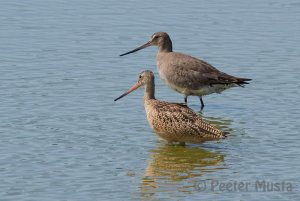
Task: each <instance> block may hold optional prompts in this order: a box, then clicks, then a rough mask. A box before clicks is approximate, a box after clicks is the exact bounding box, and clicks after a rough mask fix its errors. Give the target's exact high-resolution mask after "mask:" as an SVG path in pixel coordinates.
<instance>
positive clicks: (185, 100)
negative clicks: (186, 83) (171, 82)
mask: <svg viewBox="0 0 300 201" xmlns="http://www.w3.org/2000/svg"><path fill="white" fill-rule="evenodd" d="M184 102H185V104H187V96H184Z"/></svg>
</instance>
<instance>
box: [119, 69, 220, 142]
mask: <svg viewBox="0 0 300 201" xmlns="http://www.w3.org/2000/svg"><path fill="white" fill-rule="evenodd" d="M140 86H144V87H145V92H144V107H145V111H146V115H147V119H148V122H149V124H150V126H151V128H152V129H153V131H154V132H155V133H156V134H157V135H159V136H160V137H161V138H163V139H165V140H167V141H168V142H181V143H184V142H188V143H200V142H203V141H206V140H213V139H222V138H225V134H224V132H222V131H220V130H219V129H217V128H215V127H214V126H212V125H210V124H209V123H207V122H205V121H204V120H203V119H202V117H200V116H199V115H198V114H197V113H195V112H193V111H192V110H191V109H190V108H189V107H187V106H186V105H185V104H179V103H169V102H166V101H160V100H156V99H155V97H154V88H155V87H154V75H153V73H152V72H151V71H148V70H146V71H143V72H142V73H141V74H140V76H139V80H138V82H137V83H136V84H135V85H134V86H133V87H132V88H131V89H130V90H129V91H128V92H126V93H124V94H123V95H121V96H120V97H119V98H117V99H116V100H118V99H120V98H122V97H124V96H125V95H127V94H129V93H130V92H132V91H133V90H135V89H137V88H139V87H140ZM116 100H115V101H116Z"/></svg>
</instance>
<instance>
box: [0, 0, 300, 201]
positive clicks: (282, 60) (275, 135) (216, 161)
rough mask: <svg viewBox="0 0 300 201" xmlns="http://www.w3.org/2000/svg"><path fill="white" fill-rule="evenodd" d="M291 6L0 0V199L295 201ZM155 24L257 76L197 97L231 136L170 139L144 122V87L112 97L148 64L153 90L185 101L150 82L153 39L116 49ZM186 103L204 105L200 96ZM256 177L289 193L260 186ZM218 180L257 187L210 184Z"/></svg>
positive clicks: (297, 124) (217, 61)
mask: <svg viewBox="0 0 300 201" xmlns="http://www.w3.org/2000/svg"><path fill="white" fill-rule="evenodd" d="M299 9H300V4H299V2H298V1H296V0H289V1H279V0H274V1H258V0H255V1H251V3H250V2H248V3H247V2H242V1H238V0H230V1H226V3H225V2H220V1H209V2H207V1H189V2H185V3H183V4H182V3H180V1H163V2H162V1H155V0H154V1H147V2H145V1H143V2H141V1H136V0H129V1H124V2H121V1H106V0H104V1H96V0H94V1H91V0H88V1H79V0H73V1H58V0H56V1H37V0H30V1H16V0H12V1H1V2H0V21H1V29H0V44H1V50H0V61H1V62H0V76H1V79H0V87H1V92H0V93H1V95H0V111H1V116H0V136H1V140H0V171H1V172H0V180H1V182H0V189H1V191H0V199H1V200H107V199H112V200H169V199H170V198H172V199H174V200H200V199H202V200H297V199H299V188H300V187H299V181H300V173H299V166H300V160H299V159H300V158H299V140H300V137H299V129H300V121H299V116H300V115H299V114H300V108H299V105H298V104H299V101H300V95H299V87H300V84H299V76H300V71H299V66H300V51H299V46H300V37H299V32H300V26H299V21H300V12H299ZM156 31H166V32H168V33H169V34H170V36H171V38H172V40H173V45H174V49H175V50H176V51H180V52H185V53H187V54H190V55H193V56H195V57H199V58H203V59H205V60H206V61H208V62H210V63H211V64H213V65H214V66H216V67H217V68H219V69H220V70H222V71H224V72H226V73H229V74H232V75H236V76H240V77H249V78H252V79H253V81H252V82H251V84H250V85H248V86H247V87H246V88H235V89H230V90H228V91H226V92H224V93H223V94H222V95H211V96H208V97H205V98H204V101H205V103H206V107H205V108H204V110H203V111H202V114H203V116H204V117H205V118H206V119H208V120H209V121H212V122H213V123H215V124H217V125H218V126H219V127H221V128H222V129H223V130H227V131H230V136H229V137H228V138H227V139H225V140H223V141H220V142H207V143H204V144H201V145H188V146H186V147H180V146H168V145H166V144H165V143H164V142H163V141H161V140H159V139H158V138H157V137H156V136H155V135H153V134H152V132H151V129H150V128H149V126H148V123H147V121H146V117H145V114H144V110H143V105H142V90H139V91H136V92H135V93H132V94H131V95H129V96H128V97H126V98H124V99H122V100H120V101H119V102H113V99H114V98H116V97H118V96H119V95H120V94H121V93H123V92H124V91H125V90H126V89H128V88H129V87H130V86H131V85H132V84H133V83H134V82H135V81H136V80H137V76H138V73H139V72H141V71H142V70H144V69H150V70H153V71H154V73H155V75H156V76H157V79H156V87H157V89H156V96H157V97H158V98H159V99H163V100H168V101H170V102H171V101H173V102H181V101H182V100H183V97H182V96H181V95H180V94H177V93H175V92H173V91H171V90H170V89H168V88H167V87H166V86H165V85H164V84H163V83H162V82H161V80H160V79H159V78H158V74H157V70H156V67H155V54H156V48H155V47H151V48H148V49H145V50H143V51H141V52H138V53H136V54H132V55H128V56H126V57H119V56H118V55H119V54H121V53H124V52H126V51H128V50H131V49H132V48H134V47H137V46H138V45H141V44H143V43H144V42H146V41H147V40H148V39H149V37H150V36H151V35H152V34H153V33H154V32H156ZM189 105H190V107H191V108H192V109H194V110H195V111H199V101H198V99H197V98H195V97H194V98H190V99H189ZM256 180H259V181H262V180H265V181H267V182H269V183H276V182H282V181H285V182H287V183H291V184H292V187H293V189H292V192H286V191H287V189H286V188H284V189H282V188H281V189H280V192H256V190H255V188H254V187H253V185H254V184H255V182H256ZM213 181H218V182H219V183H233V182H250V183H251V188H250V189H248V192H245V191H237V190H235V191H234V192H230V191H229V190H230V189H229V190H225V191H224V192H223V191H221V190H220V189H219V190H216V189H214V191H213V190H212V188H211V183H212V182H213ZM203 182H204V183H205V184H206V187H207V188H206V189H205V190H204V191H202V190H201V185H202V184H203ZM283 190H285V192H282V191H283ZM268 191H270V190H268Z"/></svg>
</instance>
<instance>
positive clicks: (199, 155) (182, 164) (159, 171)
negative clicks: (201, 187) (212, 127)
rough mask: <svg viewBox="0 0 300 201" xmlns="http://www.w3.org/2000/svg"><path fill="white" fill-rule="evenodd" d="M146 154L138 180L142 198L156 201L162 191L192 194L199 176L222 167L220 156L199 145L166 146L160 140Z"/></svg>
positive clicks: (222, 156)
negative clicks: (146, 162) (144, 163)
mask: <svg viewBox="0 0 300 201" xmlns="http://www.w3.org/2000/svg"><path fill="white" fill-rule="evenodd" d="M149 152H150V156H149V161H148V166H147V167H146V169H145V171H144V174H143V176H142V177H141V181H140V191H141V192H140V193H141V197H142V198H143V199H144V198H155V197H156V196H155V195H156V194H157V193H161V192H163V193H168V194H169V193H170V194H173V193H175V194H176V193H177V192H186V193H192V192H194V191H197V188H196V181H197V180H200V177H201V176H203V175H204V174H207V173H212V172H215V171H218V170H222V169H224V168H225V167H223V166H222V165H221V164H222V162H224V158H225V155H224V154H223V153H220V152H217V151H209V150H207V149H203V148H200V146H199V145H186V146H182V145H168V144H166V143H165V142H162V141H161V142H158V143H157V145H156V147H155V148H154V149H151V150H149ZM198 178H199V179H198Z"/></svg>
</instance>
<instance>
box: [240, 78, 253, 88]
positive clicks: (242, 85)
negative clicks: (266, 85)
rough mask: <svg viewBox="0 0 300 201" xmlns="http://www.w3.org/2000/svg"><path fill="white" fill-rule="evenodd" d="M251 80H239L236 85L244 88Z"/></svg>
mask: <svg viewBox="0 0 300 201" xmlns="http://www.w3.org/2000/svg"><path fill="white" fill-rule="evenodd" d="M251 80H252V79H249V78H238V79H237V82H236V84H237V85H239V86H241V87H244V84H249V82H247V81H251Z"/></svg>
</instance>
